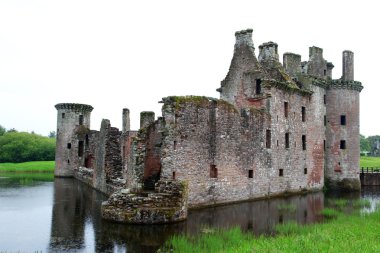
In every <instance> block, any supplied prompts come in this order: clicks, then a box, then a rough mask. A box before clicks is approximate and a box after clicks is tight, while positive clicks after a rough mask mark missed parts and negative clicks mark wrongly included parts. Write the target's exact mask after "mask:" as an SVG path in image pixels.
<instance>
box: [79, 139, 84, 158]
mask: <svg viewBox="0 0 380 253" xmlns="http://www.w3.org/2000/svg"><path fill="white" fill-rule="evenodd" d="M83 151H84V143H83V141H79V143H78V156H79V157H82V156H83Z"/></svg>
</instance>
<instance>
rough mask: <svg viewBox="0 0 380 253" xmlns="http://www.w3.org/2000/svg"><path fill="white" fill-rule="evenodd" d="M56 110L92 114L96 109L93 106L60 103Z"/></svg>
mask: <svg viewBox="0 0 380 253" xmlns="http://www.w3.org/2000/svg"><path fill="white" fill-rule="evenodd" d="M55 108H56V109H57V110H72V111H74V112H92V110H93V109H94V107H92V106H91V105H86V104H76V103H60V104H56V105H55Z"/></svg>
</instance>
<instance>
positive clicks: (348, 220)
mask: <svg viewBox="0 0 380 253" xmlns="http://www.w3.org/2000/svg"><path fill="white" fill-rule="evenodd" d="M277 231H278V233H277V236H275V237H270V236H261V237H255V236H254V235H253V234H248V233H243V232H241V231H240V229H239V228H233V229H230V230H216V232H215V233H212V234H203V235H200V236H197V237H185V236H176V237H173V238H171V239H170V240H169V241H168V242H166V244H165V246H164V247H163V248H161V250H160V252H179V253H182V252H184V253H187V252H189V253H190V252H224V253H228V252H231V253H232V252H237V253H240V252H242V253H243V252H244V253H248V252H249V253H251V252H289V253H290V252H295V253H297V252H310V253H313V252H315V253H317V252H318V253H319V252H331V253H334V252H337V253H338V252H339V253H340V252H346V253H349V252H380V243H379V240H380V239H379V234H380V210H378V211H375V212H374V213H366V214H357V213H356V214H352V215H345V214H343V213H339V215H337V218H336V219H330V220H329V221H328V222H325V223H318V224H312V225H305V226H302V225H297V224H295V223H291V224H290V225H278V226H277ZM171 250H172V251H171Z"/></svg>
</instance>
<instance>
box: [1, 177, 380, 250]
mask: <svg viewBox="0 0 380 253" xmlns="http://www.w3.org/2000/svg"><path fill="white" fill-rule="evenodd" d="M333 198H347V199H359V198H365V199H369V200H370V201H371V207H369V208H367V210H371V209H374V208H375V205H376V204H377V202H380V187H370V188H364V189H363V190H362V191H361V193H356V194H348V195H338V194H334V195H329V196H328V195H324V194H323V193H322V192H319V193H310V194H304V195H295V196H289V197H284V198H277V199H271V200H259V201H252V202H244V203H239V204H231V205H225V206H219V207H213V208H205V209H200V210H192V211H190V212H189V216H188V219H187V220H186V221H184V222H180V223H176V224H170V225H125V224H117V223H112V222H107V221H104V220H102V219H101V214H100V205H101V203H102V201H104V200H106V197H105V196H104V195H102V194H100V193H99V192H97V191H95V190H93V189H92V188H90V187H88V186H87V185H85V184H83V183H81V182H79V181H77V180H75V179H53V178H52V177H49V176H46V175H42V176H36V175H34V174H33V175H19V176H15V175H10V174H0V252H36V251H38V252H40V251H42V252H65V251H66V252H67V251H69V252H155V251H156V250H157V249H158V248H160V246H161V245H163V243H164V242H165V241H166V240H168V239H169V238H170V237H171V236H173V235H178V234H191V235H196V234H199V233H204V232H206V231H207V230H209V229H210V228H230V227H235V226H239V227H241V229H242V230H244V231H248V232H251V233H254V234H256V235H260V234H272V233H273V231H274V227H275V225H276V224H278V223H284V222H287V221H297V222H298V223H302V224H305V223H313V222H321V221H323V217H322V216H321V215H320V214H319V213H320V211H321V210H322V209H323V208H325V207H328V206H329V203H330V202H331V201H330V199H333Z"/></svg>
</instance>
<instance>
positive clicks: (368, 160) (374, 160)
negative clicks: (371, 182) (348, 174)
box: [360, 156, 380, 168]
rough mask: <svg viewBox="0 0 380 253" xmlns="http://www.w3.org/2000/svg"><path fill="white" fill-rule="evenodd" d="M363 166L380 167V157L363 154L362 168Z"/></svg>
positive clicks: (361, 159) (361, 158)
mask: <svg viewBox="0 0 380 253" xmlns="http://www.w3.org/2000/svg"><path fill="white" fill-rule="evenodd" d="M361 167H365V168H366V167H374V168H380V157H371V156H361V157H360V168H361Z"/></svg>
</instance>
